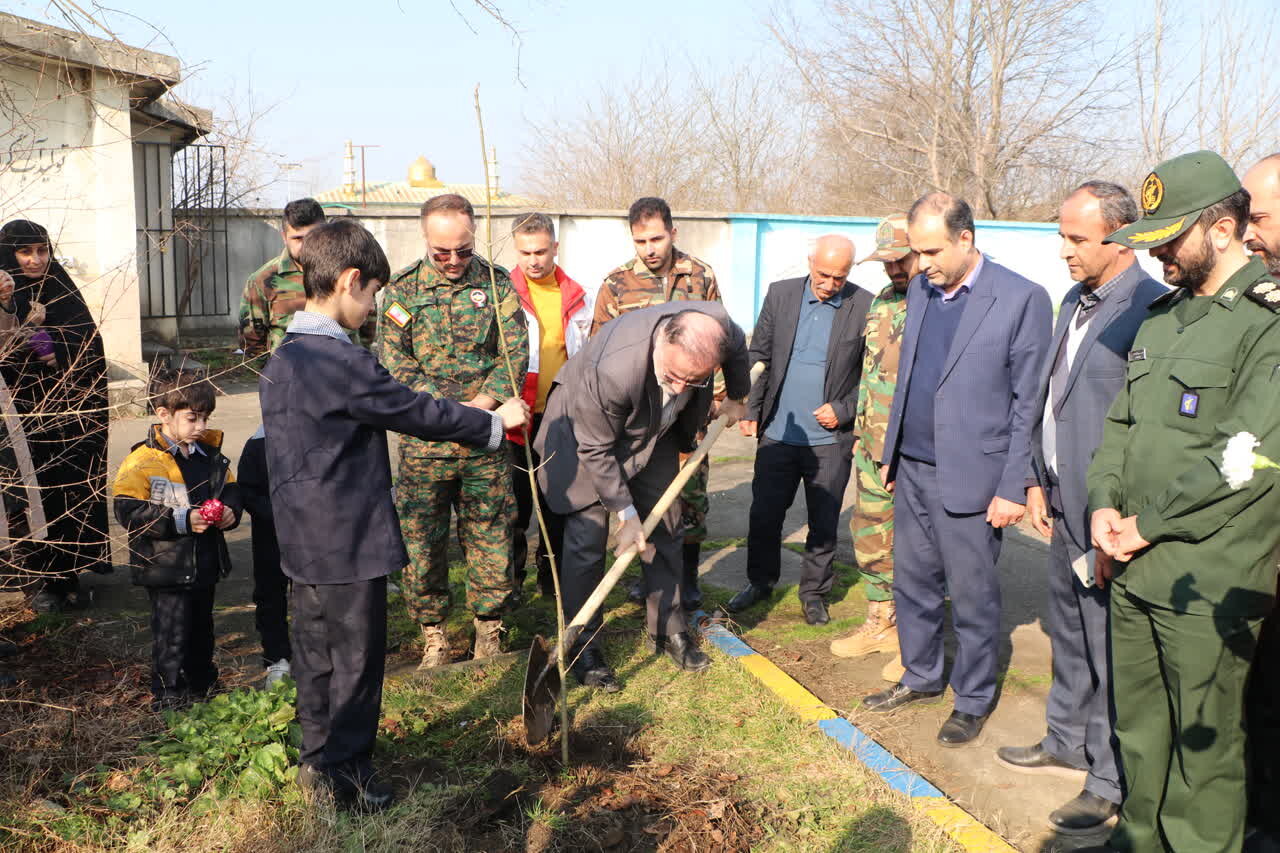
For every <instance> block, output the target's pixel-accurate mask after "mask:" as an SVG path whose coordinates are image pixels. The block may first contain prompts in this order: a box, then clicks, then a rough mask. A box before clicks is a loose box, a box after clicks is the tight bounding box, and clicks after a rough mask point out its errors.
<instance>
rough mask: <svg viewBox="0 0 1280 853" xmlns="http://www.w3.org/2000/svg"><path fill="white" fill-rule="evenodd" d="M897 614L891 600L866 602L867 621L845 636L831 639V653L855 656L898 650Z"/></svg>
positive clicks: (849, 656) (840, 656)
mask: <svg viewBox="0 0 1280 853" xmlns="http://www.w3.org/2000/svg"><path fill="white" fill-rule="evenodd" d="M896 616H897V614H896V611H895V609H894V606H893V602H892V601H869V602H867V621H865V622H863V623H862V624H861V625H860V626H859V627H858V630H856V631H854V632H853V633H852V634H850V635H849V636H847V637H841V638H840V639H838V640H832V641H831V654H833V655H835V656H836V657H838V658H856V657H861V656H862V655H866V654H871V653H872V652H890V653H893V654H896V653H897V651H898V624H897V618H896Z"/></svg>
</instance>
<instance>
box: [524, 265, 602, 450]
mask: <svg viewBox="0 0 1280 853" xmlns="http://www.w3.org/2000/svg"><path fill="white" fill-rule="evenodd" d="M556 284H558V285H559V286H560V322H561V324H562V325H563V328H564V348H565V352H566V353H568V355H569V358H573V356H574V354H575V353H577V352H578V350H580V349H582V348H583V347H584V346H585V345H586V343H587V338H588V337H589V336H590V334H591V315H592V312H593V311H594V310H595V297H594V296H593V295H591V294H589V293H587V292H586V291H585V290H583V289H582V286H581V285H580V284H578V283H577V282H576V281H574V280H573V279H571V278H569V276H567V275H565V272H564V270H562V269H560V265H559V264H557V265H556ZM511 286H512V287H514V288H515V291H516V294H517V295H518V296H519V297H520V307H521V309H523V311H524V318H525V321H526V322H527V323H528V326H529V372H528V373H527V374H526V375H525V377H524V390H523V393H522V394H521V395H520V396H522V397H523V398H524V401H525V402H526V403H528V404H529V405H530V406H531V407H532V406H533V404H534V403H535V402H536V401H537V399H538V362H539V361H540V360H541V356H542V328H541V327H540V326H539V325H538V315H537V314H536V313H535V312H534V310H533V300H532V299H531V298H530V296H529V283H528V282H527V281H525V277H524V270H522V269H520V267H519V266H514V267H512V269H511ZM507 438H509V439H511V440H512V441H514V442H515V443H516V444H524V433H523V432H522V431H520V430H511V431H509V432H508V433H507Z"/></svg>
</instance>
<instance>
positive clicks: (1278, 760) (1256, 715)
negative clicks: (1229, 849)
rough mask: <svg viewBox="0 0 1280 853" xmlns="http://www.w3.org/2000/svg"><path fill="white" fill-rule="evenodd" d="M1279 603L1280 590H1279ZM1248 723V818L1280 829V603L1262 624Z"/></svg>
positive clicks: (1248, 694) (1273, 829) (1249, 693)
mask: <svg viewBox="0 0 1280 853" xmlns="http://www.w3.org/2000/svg"><path fill="white" fill-rule="evenodd" d="M1276 597H1277V601H1278V602H1280V589H1277V590H1276ZM1245 717H1246V721H1247V723H1248V738H1249V741H1248V744H1249V745H1248V759H1249V820H1250V823H1252V824H1254V825H1255V826H1261V827H1265V828H1267V829H1268V830H1269V831H1271V832H1280V814H1278V813H1277V810H1276V808H1275V806H1276V803H1278V802H1280V604H1278V606H1277V608H1276V609H1275V610H1273V611H1271V615H1270V616H1268V617H1267V618H1266V620H1265V621H1264V622H1263V623H1262V632H1261V634H1260V635H1259V636H1258V650H1257V653H1256V654H1255V655H1254V659H1253V670H1252V671H1251V672H1250V673H1249V687H1248V690H1247V692H1246V693H1245Z"/></svg>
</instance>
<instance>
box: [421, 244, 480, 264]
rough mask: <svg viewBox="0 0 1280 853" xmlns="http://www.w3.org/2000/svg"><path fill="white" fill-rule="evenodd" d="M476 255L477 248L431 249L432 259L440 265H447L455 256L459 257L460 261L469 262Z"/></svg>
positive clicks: (433, 247)
mask: <svg viewBox="0 0 1280 853" xmlns="http://www.w3.org/2000/svg"><path fill="white" fill-rule="evenodd" d="M475 253H476V248H475V246H464V247H463V248H461V249H437V248H436V247H435V246H432V247H431V257H432V259H433V260H435V262H436V263H438V264H443V263H446V262H448V260H449V259H450V258H452V257H454V256H457V258H458V260H460V261H467V260H470V259H471V256H472V255H474V254H475Z"/></svg>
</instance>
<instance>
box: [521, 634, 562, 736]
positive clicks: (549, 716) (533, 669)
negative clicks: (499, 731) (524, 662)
mask: <svg viewBox="0 0 1280 853" xmlns="http://www.w3.org/2000/svg"><path fill="white" fill-rule="evenodd" d="M559 696H560V671H559V670H558V669H557V668H556V659H555V657H554V656H553V655H552V653H551V647H550V646H549V645H548V644H547V641H546V640H544V639H543V638H542V637H541V635H539V636H537V637H534V638H533V645H532V646H530V647H529V665H528V666H527V667H526V669H525V672H524V739H525V742H526V743H528V744H529V745H530V746H536V745H537V744H540V743H542V742H543V741H544V740H546V739H547V736H548V735H550V734H551V732H552V730H553V729H554V728H555V723H556V699H557V698H559Z"/></svg>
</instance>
